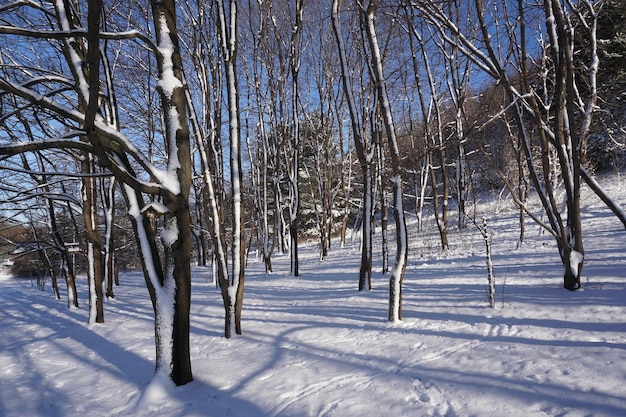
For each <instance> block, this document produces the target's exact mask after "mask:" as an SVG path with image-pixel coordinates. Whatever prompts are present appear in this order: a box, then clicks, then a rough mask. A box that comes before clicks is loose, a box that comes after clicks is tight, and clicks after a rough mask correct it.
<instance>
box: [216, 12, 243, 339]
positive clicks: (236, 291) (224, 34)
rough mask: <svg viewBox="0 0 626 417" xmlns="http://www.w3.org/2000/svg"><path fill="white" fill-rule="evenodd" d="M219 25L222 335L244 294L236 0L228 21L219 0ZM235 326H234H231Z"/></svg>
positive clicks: (237, 320) (237, 323) (235, 321)
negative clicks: (224, 134) (224, 239)
mask: <svg viewBox="0 0 626 417" xmlns="http://www.w3.org/2000/svg"><path fill="white" fill-rule="evenodd" d="M217 6H218V14H219V16H218V22H219V24H218V26H219V30H220V39H221V45H220V46H221V51H222V59H223V61H224V67H225V71H226V84H227V88H226V91H227V96H228V99H227V101H228V115H229V119H228V125H229V132H230V175H231V198H232V219H233V220H232V221H233V226H232V274H231V276H230V280H229V281H223V280H222V282H220V287H221V289H222V298H223V300H224V308H225V311H226V322H225V333H226V334H225V336H226V337H227V338H229V337H231V336H232V333H233V330H234V331H235V333H237V334H241V311H242V308H243V294H244V255H245V242H244V236H243V208H242V194H241V181H242V172H241V134H240V123H239V98H238V87H237V72H236V66H235V63H236V62H235V59H236V52H237V2H236V1H234V0H231V1H230V6H229V16H228V23H227V18H226V11H225V8H224V2H223V0H218V2H217ZM233 327H234V329H233Z"/></svg>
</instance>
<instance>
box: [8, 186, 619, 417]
mask: <svg viewBox="0 0 626 417" xmlns="http://www.w3.org/2000/svg"><path fill="white" fill-rule="evenodd" d="M620 187H621V191H620ZM623 190H624V186H623V184H620V183H618V181H616V182H615V184H614V185H613V188H612V189H611V190H609V192H610V193H611V195H613V196H616V194H620V195H619V197H618V198H617V200H618V201H620V202H621V203H622V204H624V203H626V193H625V192H624V191H623ZM498 209H499V213H498V214H497V215H495V214H494V207H493V206H491V207H488V206H482V212H481V213H477V214H478V216H479V217H478V218H480V216H482V215H486V216H487V217H489V228H490V231H491V232H492V233H493V240H492V244H493V265H494V268H495V270H496V271H495V276H496V277H497V278H498V282H497V285H498V297H497V303H496V304H497V305H496V308H495V309H491V308H489V305H488V301H487V297H486V286H487V279H486V277H487V271H486V268H485V261H484V241H483V239H482V236H481V235H480V233H479V231H477V230H475V229H473V228H472V229H471V230H470V229H468V231H466V232H465V234H463V235H460V234H458V233H457V232H454V233H451V234H450V239H451V242H450V249H449V251H447V252H445V253H442V252H441V251H440V250H439V249H438V245H439V242H438V233H437V230H436V226H435V224H434V222H433V220H432V218H431V216H429V219H426V220H425V225H424V226H425V229H424V230H425V232H424V234H423V235H421V236H420V237H419V238H418V237H416V236H414V235H411V237H410V242H411V248H410V252H409V253H410V257H409V262H408V264H407V269H406V275H405V278H404V284H403V306H402V311H403V321H402V322H401V323H397V324H391V323H388V322H387V313H388V277H385V276H382V275H381V274H380V272H379V270H377V271H375V272H374V274H373V279H372V284H373V287H374V289H373V290H372V291H369V292H368V291H361V292H359V291H357V286H358V266H359V265H358V262H359V260H360V252H359V248H358V246H359V243H358V242H347V243H346V247H345V248H339V244H338V242H337V244H335V245H333V249H332V250H331V251H330V253H329V257H328V258H326V259H325V260H324V261H322V262H320V261H319V259H318V248H317V245H314V244H312V245H302V246H301V248H300V252H299V255H300V265H301V275H300V277H299V278H297V279H295V278H293V277H291V276H290V274H289V256H288V255H278V256H274V257H273V259H272V261H273V266H274V274H273V275H272V276H270V277H267V276H266V275H265V269H264V265H263V262H262V261H258V262H255V261H254V260H252V259H251V260H250V262H249V263H248V268H247V270H246V296H245V302H244V310H243V316H242V326H243V332H244V333H243V335H242V336H236V337H234V338H232V339H225V338H224V337H223V331H224V307H223V304H222V300H221V296H220V293H219V290H218V289H216V288H215V285H214V284H213V283H211V282H210V281H211V279H210V276H211V272H210V269H209V268H194V270H193V282H192V317H191V329H192V334H191V355H192V366H193V373H194V381H193V382H192V383H189V384H187V385H184V386H182V387H175V386H174V385H173V384H172V383H171V382H170V381H169V380H168V379H167V377H166V376H165V375H164V374H162V373H161V374H159V375H157V376H156V377H155V378H153V372H154V361H155V349H154V324H153V323H154V322H153V319H154V317H153V311H152V306H151V303H150V300H149V297H148V293H147V290H146V289H145V284H144V283H143V277H142V275H141V273H140V272H138V271H137V272H133V271H130V272H125V273H123V274H121V277H120V280H121V284H122V285H121V286H120V287H117V288H116V289H115V290H116V298H115V299H114V300H108V301H106V304H105V320H106V323H104V324H101V325H100V324H97V325H92V326H89V325H88V324H87V317H88V311H87V310H86V309H85V308H82V309H72V310H68V309H67V308H66V302H65V300H55V299H54V297H53V294H52V291H51V289H50V288H49V286H48V287H47V288H46V291H45V292H41V291H38V290H37V288H36V286H32V285H31V282H30V280H18V279H15V278H9V277H7V276H6V275H0V286H1V288H2V291H0V306H2V307H1V308H0V334H1V335H2V337H1V338H0V415H2V416H4V417H21V416H26V415H27V416H46V417H48V416H58V417H64V416H78V415H89V416H93V417H100V416H102V417H104V416H107V417H108V416H135V417H143V416H146V417H147V416H150V417H152V416H155V415H158V416H165V417H170V416H171V417H173V416H192V417H200V416H202V417H214V416H215V417H217V416H238V417H245V416H249V417H264V416H272V417H273V416H285V417H301V416H341V417H351V416H359V417H361V416H390V417H397V416H452V417H453V416H503V415H505V416H507V417H534V416H537V417H539V416H556V415H559V416H568V417H575V416H589V415H592V416H594V417H608V416H615V417H617V416H624V415H626V400H625V398H626V385H625V384H624V381H625V377H626V324H624V317H626V279H625V278H626V272H624V271H626V253H625V252H624V247H626V232H625V231H624V229H623V226H622V225H621V223H620V222H619V221H618V220H617V219H615V218H614V217H613V216H612V214H611V213H610V212H609V211H608V209H606V208H605V207H603V205H602V203H600V202H599V201H598V200H597V198H595V197H593V196H590V195H589V193H588V192H584V193H583V212H584V218H583V227H584V231H585V266H584V268H583V279H582V285H583V289H582V290H581V291H574V292H571V291H567V290H565V289H563V288H562V280H563V269H562V266H561V264H560V258H559V254H558V250H557V248H556V244H555V242H554V239H553V238H552V237H551V236H550V235H549V234H547V233H540V231H539V228H538V227H537V226H536V225H534V224H531V223H530V222H528V223H527V229H526V232H527V233H526V237H527V238H526V241H525V243H524V244H523V245H522V248H521V249H516V244H517V220H518V218H517V215H518V212H517V210H514V209H512V208H511V209H509V210H506V209H503V208H502V207H499V208H498ZM415 229H416V225H415V223H414V222H413V223H410V224H409V231H411V233H415V232H414V230H415ZM451 232H452V229H451ZM374 236H375V238H376V239H378V236H380V234H379V233H377V234H375V235H374ZM390 243H392V242H390ZM391 249H392V248H390V250H391ZM375 250H376V251H378V250H379V243H378V242H376V244H375ZM379 257H380V255H379V254H378V253H376V254H375V256H374V261H375V266H376V267H378V268H379V267H380V265H379V264H380V259H379ZM60 285H63V284H62V283H60ZM77 285H78V289H79V297H80V299H82V300H85V299H86V297H87V283H86V281H85V279H84V278H81V279H78V281H77ZM82 304H83V305H84V304H86V303H84V302H83V303H82Z"/></svg>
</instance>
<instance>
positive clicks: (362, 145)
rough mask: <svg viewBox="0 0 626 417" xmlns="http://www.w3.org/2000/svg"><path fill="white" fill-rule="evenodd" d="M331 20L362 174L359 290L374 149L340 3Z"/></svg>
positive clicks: (364, 283) (367, 258)
mask: <svg viewBox="0 0 626 417" xmlns="http://www.w3.org/2000/svg"><path fill="white" fill-rule="evenodd" d="M331 21H332V26H333V32H334V34H335V41H336V43H337V51H338V54H339V61H340V64H341V81H342V86H343V93H344V99H345V101H346V104H347V106H348V110H349V115H350V127H351V132H352V137H353V140H354V147H355V150H356V154H357V158H358V160H359V164H360V165H361V172H362V175H363V200H362V204H361V209H362V214H361V239H362V243H361V266H360V269H359V291H362V290H365V289H367V290H371V289H372V220H373V195H372V189H373V184H372V179H373V175H372V163H373V160H374V152H375V148H374V147H373V146H371V141H370V140H369V139H368V138H367V137H366V136H365V132H366V131H365V130H364V128H363V123H362V118H365V115H362V114H361V113H360V112H359V111H358V108H357V102H356V99H355V94H354V91H353V88H354V87H353V86H352V82H353V81H352V80H351V77H350V74H351V71H350V69H349V65H350V64H349V63H348V55H347V49H346V46H345V41H344V35H343V33H342V30H341V21H340V17H339V0H333V3H332V12H331Z"/></svg>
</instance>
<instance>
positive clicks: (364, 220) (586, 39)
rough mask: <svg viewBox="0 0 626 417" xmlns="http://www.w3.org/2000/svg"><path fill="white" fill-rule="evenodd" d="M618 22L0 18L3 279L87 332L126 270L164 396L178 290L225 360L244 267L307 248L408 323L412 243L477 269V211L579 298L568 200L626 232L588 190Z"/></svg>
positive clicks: (512, 5) (584, 11) (143, 6)
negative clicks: (472, 262)
mask: <svg viewBox="0 0 626 417" xmlns="http://www.w3.org/2000/svg"><path fill="white" fill-rule="evenodd" d="M625 18H626V4H624V3H623V2H621V1H620V0H543V1H535V0H515V1H513V0H489V1H483V0H472V1H469V2H464V1H459V0H444V1H434V0H430V1H426V0H402V1H397V2H394V1H386V0H363V1H359V0H354V1H351V0H343V1H340V0H320V1H314V2H308V1H305V0H293V1H289V0H245V1H236V0H230V1H225V0H206V1H203V0H161V1H158V0H152V1H150V2H139V1H135V0H132V1H109V0H93V1H81V0H55V1H47V0H39V1H36V0H28V1H19V0H15V1H8V2H4V3H3V4H2V5H0V263H1V264H2V265H3V267H6V268H10V270H11V274H12V275H15V276H23V277H37V281H38V282H39V281H41V282H42V283H43V282H44V281H46V280H49V282H50V285H51V286H52V288H53V291H54V294H55V297H56V298H57V299H58V300H62V299H65V300H66V306H67V308H69V309H72V308H78V307H79V304H80V305H82V304H83V303H86V304H87V305H88V322H89V324H92V325H95V324H96V323H104V322H105V315H106V305H107V303H108V302H111V301H112V300H114V299H115V298H116V291H117V289H118V288H121V286H123V285H124V283H123V282H121V283H120V275H121V274H122V272H123V271H133V270H139V271H141V272H142V276H143V280H144V282H145V286H146V287H147V290H148V296H149V299H150V302H151V306H152V310H153V313H154V343H155V346H156V357H155V358H154V361H155V369H156V374H157V375H165V376H166V377H167V378H169V379H171V381H172V382H173V383H174V384H176V385H178V386H180V385H185V384H187V383H189V382H191V381H192V380H193V376H192V369H191V358H190V350H191V345H190V337H189V335H190V326H191V324H190V322H191V319H192V318H191V317H190V311H191V297H192V294H191V293H192V291H191V289H192V275H193V273H192V269H193V268H192V267H196V266H202V267H207V268H210V270H211V274H210V275H211V277H212V278H211V279H213V280H214V282H215V283H216V285H217V286H218V288H219V293H220V295H221V302H222V304H223V311H222V314H223V323H224V325H223V336H225V338H227V339H230V338H232V337H235V336H236V335H241V334H243V333H244V332H245V320H243V321H242V312H243V311H245V308H246V303H245V301H244V293H245V291H244V290H245V285H244V283H245V278H246V270H247V268H248V267H249V265H250V263H252V262H254V261H259V262H261V263H262V265H263V270H264V272H265V274H267V275H268V276H271V275H272V274H276V273H280V272H281V271H280V270H279V269H280V268H283V270H282V272H284V269H288V271H287V272H288V273H289V275H290V276H291V277H293V279H294V280H295V279H298V278H300V277H301V276H302V270H303V263H302V262H301V258H303V256H302V253H301V252H299V249H301V248H302V246H303V245H305V246H306V247H307V248H308V249H307V250H310V248H311V247H312V246H311V245H312V244H315V245H314V247H315V248H316V250H317V251H318V253H317V256H316V258H317V259H318V262H320V265H321V268H323V265H324V261H325V260H326V259H327V258H328V257H329V256H331V254H332V253H333V251H336V250H338V248H341V247H344V246H345V245H347V244H348V241H349V240H350V238H351V236H354V235H357V236H358V239H359V246H358V257H359V262H358V271H355V274H354V275H355V276H354V289H355V291H357V290H358V291H359V292H361V291H362V292H364V293H367V292H368V291H371V290H372V279H373V278H374V277H375V276H376V266H375V265H378V261H379V260H380V262H381V268H380V269H381V273H382V274H383V275H384V276H385V278H386V280H387V294H386V297H387V300H388V312H387V316H386V319H387V320H388V322H390V323H401V322H402V320H403V281H404V278H405V271H406V268H407V264H408V263H409V261H410V260H411V259H414V258H413V257H414V256H416V255H415V254H413V253H411V251H410V250H409V249H410V247H411V244H412V243H413V242H412V240H413V239H418V240H419V239H421V236H423V235H422V233H425V229H426V228H427V227H429V225H433V226H434V227H435V229H434V230H436V234H437V247H438V249H437V250H438V251H439V252H440V253H442V254H445V253H446V252H447V251H449V250H450V235H451V233H453V232H456V231H463V230H467V229H473V230H478V232H479V233H480V234H481V236H483V237H484V239H485V242H487V245H486V247H487V255H488V256H489V254H490V252H489V251H490V246H489V236H490V235H489V227H490V225H489V224H488V222H487V220H486V219H483V218H481V217H480V216H479V215H478V214H477V213H478V211H477V206H478V205H479V203H480V202H481V201H482V200H483V199H484V198H485V197H486V196H498V198H502V199H506V200H507V201H509V202H510V204H512V205H513V206H514V207H515V210H516V217H517V219H516V222H517V228H516V230H514V231H511V233H510V234H509V235H508V236H507V239H509V240H510V241H511V242H514V244H515V245H517V246H518V247H521V246H522V245H523V244H524V242H525V240H526V239H527V228H528V227H530V226H529V225H533V226H535V225H538V226H539V227H540V228H541V230H542V233H544V234H545V235H546V236H549V237H550V239H551V242H552V245H554V246H553V250H554V252H555V256H556V257H557V258H558V266H560V267H561V268H562V281H561V285H560V286H561V287H563V288H564V289H566V290H571V291H577V290H580V289H581V285H582V282H583V281H581V277H582V276H583V271H584V266H585V265H586V256H585V239H584V236H585V234H584V230H583V217H584V213H583V211H582V210H581V190H583V189H589V190H591V192H592V193H593V194H594V195H595V196H596V197H597V198H599V199H600V201H602V204H603V205H604V206H605V208H606V209H607V210H608V211H610V212H611V213H612V215H613V216H614V217H615V218H616V221H619V222H621V224H622V225H623V226H624V227H625V228H626V212H625V211H624V210H623V208H622V207H621V206H620V204H619V201H618V200H619V199H618V198H617V197H621V196H617V195H614V194H611V193H610V192H608V191H607V190H606V187H603V186H602V185H601V181H598V180H597V177H598V176H599V175H602V174H606V173H614V174H619V173H620V172H621V171H622V169H623V165H624V163H625V162H626V154H625V152H624V146H625V143H626V95H625V94H626V69H625V68H624V65H623V63H624V62H626V61H625V60H626V57H624V54H626V23H625V22H626V19H625ZM612 190H613V191H615V190H614V189H612ZM375 245H376V247H375ZM284 257H288V259H289V262H288V263H284V262H281V260H282V259H284ZM378 257H380V259H379V258H378ZM304 258H306V259H309V260H311V257H304ZM277 259H278V262H277V261H276V260H277ZM488 275H489V279H490V289H489V294H488V297H489V304H490V306H491V307H492V308H493V307H495V304H496V298H495V295H494V294H495V283H494V282H493V281H492V271H489V274H488ZM81 276H86V277H87V280H86V281H87V285H88V293H89V295H88V297H87V298H86V299H84V300H83V299H80V297H79V293H80V288H77V284H78V282H79V281H80V277H81ZM42 285H43V284H42ZM78 285H80V284H78ZM62 292H63V293H64V294H63V295H62Z"/></svg>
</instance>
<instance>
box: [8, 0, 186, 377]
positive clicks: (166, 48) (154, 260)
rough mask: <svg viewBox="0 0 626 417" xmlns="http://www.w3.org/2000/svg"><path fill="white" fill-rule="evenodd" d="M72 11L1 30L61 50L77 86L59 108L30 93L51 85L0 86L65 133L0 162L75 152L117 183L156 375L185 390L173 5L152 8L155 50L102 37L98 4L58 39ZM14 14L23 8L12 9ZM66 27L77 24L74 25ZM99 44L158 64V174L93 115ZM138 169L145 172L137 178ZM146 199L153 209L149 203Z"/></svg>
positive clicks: (182, 166) (179, 106)
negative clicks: (131, 48) (146, 299)
mask: <svg viewBox="0 0 626 417" xmlns="http://www.w3.org/2000/svg"><path fill="white" fill-rule="evenodd" d="M73 6H75V5H71V4H69V3H68V2H64V3H57V7H58V12H59V14H58V15H57V19H60V22H59V20H56V22H57V23H58V24H61V26H60V27H59V29H61V30H56V29H55V30H49V31H45V32H42V31H31V30H28V29H21V28H19V27H16V26H11V27H8V28H7V27H3V30H1V31H0V32H1V33H5V34H15V35H16V36H27V37H34V38H41V39H46V40H49V41H50V46H51V49H50V51H51V52H52V53H55V51H56V50H55V49H54V46H53V44H54V42H55V41H54V39H60V40H61V41H63V40H67V41H68V46H69V48H66V50H65V51H66V53H68V59H67V60H66V62H67V68H66V71H68V72H69V73H70V74H71V75H70V76H69V77H66V78H65V79H64V81H67V84H69V85H72V86H75V89H74V91H73V95H71V96H69V97H68V98H67V99H66V98H65V96H64V95H62V94H59V91H58V90H55V89H48V90H47V91H46V90H45V89H44V88H42V89H41V90H43V94H42V93H39V92H38V90H35V89H34V88H36V87H38V84H40V85H41V87H45V85H46V83H47V82H48V81H49V79H44V80H39V79H35V80H29V79H28V78H26V79H25V74H18V75H20V77H19V78H18V77H17V76H16V77H15V78H14V79H10V78H9V77H5V76H2V77H0V89H2V90H3V92H4V94H7V95H11V96H14V97H16V98H19V100H20V101H21V102H22V103H23V105H24V106H26V107H27V108H30V109H33V110H35V111H39V112H44V113H49V114H53V115H54V116H55V117H57V118H58V119H60V120H62V121H63V123H65V124H66V126H68V127H72V128H71V129H68V130H67V131H66V132H65V136H64V137H53V138H48V140H44V141H38V142H25V143H14V144H3V145H2V146H1V147H0V154H1V155H12V154H17V153H25V152H31V151H33V150H45V149H76V150H81V151H85V152H88V153H90V154H93V155H96V156H97V158H98V162H99V163H100V164H102V165H103V166H105V167H106V168H107V169H109V170H110V172H111V173H112V174H113V175H115V177H116V178H117V179H118V180H119V181H120V183H121V184H122V190H123V192H124V195H125V198H126V200H127V204H128V211H129V215H130V217H131V221H132V223H133V227H134V229H135V236H136V239H137V244H138V247H139V248H140V253H141V261H142V265H143V269H144V277H145V281H146V285H147V287H148V292H149V294H150V298H151V301H152V305H153V308H154V312H155V342H156V372H157V373H164V374H166V375H168V376H169V377H170V378H171V379H172V381H173V382H174V383H176V384H177V385H182V384H185V383H187V382H189V381H191V380H192V374H191V362H190V357H189V304H190V289H191V266H190V253H191V237H190V236H191V230H190V211H189V190H190V186H191V159H190V146H189V129H188V124H187V106H186V97H185V92H184V91H185V84H184V80H183V75H182V61H181V56H180V49H179V46H178V33H177V28H176V10H175V4H174V1H173V0H166V1H162V2H159V1H154V2H152V18H153V23H154V29H155V41H154V42H152V40H150V39H149V38H148V37H146V36H143V35H141V34H140V33H139V32H121V33H108V32H101V31H100V21H101V19H100V13H101V11H102V8H101V4H100V3H99V2H90V3H89V8H88V13H87V22H88V27H87V30H85V29H84V28H83V27H82V26H79V25H78V24H76V25H75V29H72V30H70V31H67V30H63V26H62V24H64V23H65V21H64V20H63V14H62V13H65V14H67V13H70V14H72V16H75V17H77V16H78V15H77V14H76V13H77V12H78V8H76V7H73ZM14 7H15V8H20V7H22V8H24V7H26V6H24V5H23V4H21V3H16V4H15V5H14ZM38 11H39V12H41V13H43V14H44V15H45V16H46V17H47V18H50V17H51V16H53V15H51V14H50V13H49V11H48V10H47V9H45V7H42V8H41V9H38ZM29 13H30V12H29ZM27 16H31V15H30V14H28V15H27ZM71 20H72V21H74V22H79V20H78V19H74V18H73V19H71ZM53 21H54V20H53ZM83 38H85V39H87V52H86V54H79V53H76V52H77V50H76V49H75V46H76V45H79V44H80V42H79V40H80V39H83ZM102 38H112V39H119V40H121V39H127V38H131V39H141V40H143V41H144V42H145V44H146V46H147V47H148V48H149V49H150V50H151V51H152V52H153V53H154V55H155V57H156V62H157V71H156V73H157V86H158V91H159V95H160V98H161V109H162V116H163V122H164V129H163V144H164V148H165V150H166V153H167V160H166V161H165V169H160V168H158V167H157V166H155V165H154V164H153V163H152V161H150V160H149V159H147V158H146V156H145V155H144V154H142V153H141V151H140V150H139V148H138V147H137V146H135V144H133V142H132V141H130V140H129V139H128V138H127V137H126V136H125V135H124V134H122V133H121V132H120V131H119V130H117V129H116V128H115V127H116V126H111V125H109V124H108V123H107V120H106V119H105V118H103V117H102V116H100V115H99V114H98V107H99V106H98V103H99V102H100V99H99V96H100V82H99V80H100V77H99V68H100V62H101V61H100V52H99V51H100V48H99V40H100V39H102ZM12 59H19V55H16V56H12ZM41 90H40V91H41ZM109 93H110V92H109ZM70 106H71V107H70ZM75 138H79V140H75ZM80 138H82V140H80ZM85 139H86V140H85ZM131 160H132V161H133V163H131ZM137 169H142V170H143V172H140V173H137V171H136V170H137ZM146 196H148V197H150V200H151V201H149V202H146V201H145V197H146ZM157 198H158V200H157ZM157 220H158V222H157ZM157 224H160V225H161V226H162V231H161V233H160V237H161V243H162V245H163V251H162V252H160V251H159V248H158V246H157V243H156V240H155V237H156V235H157V231H156V225H157Z"/></svg>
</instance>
